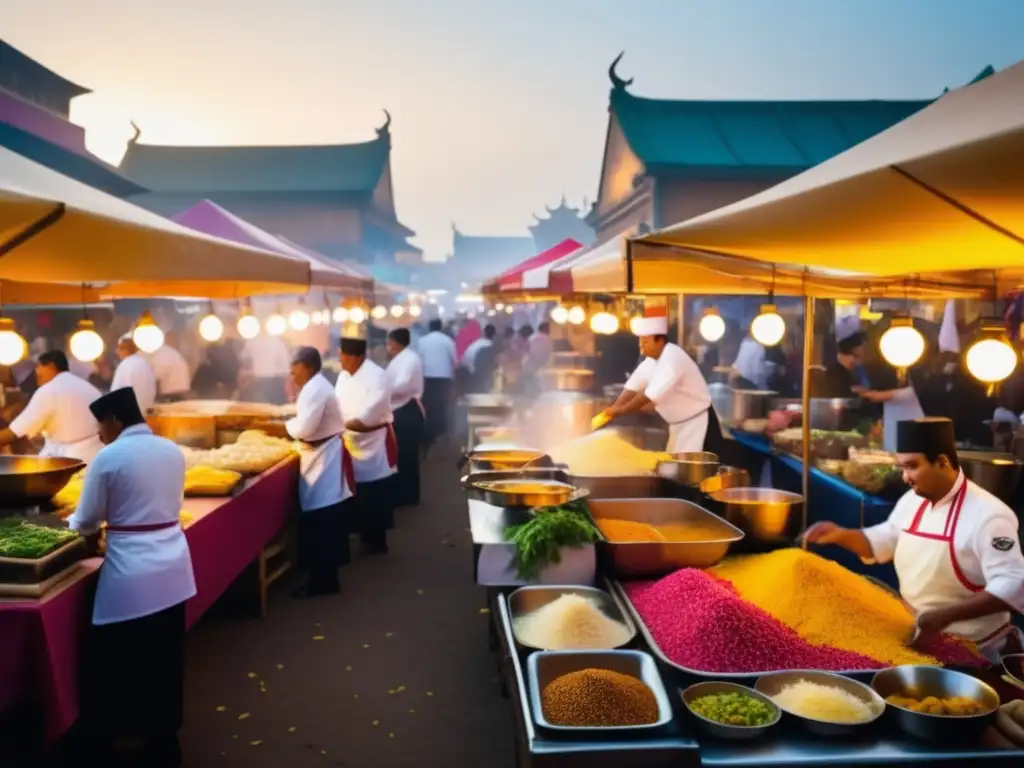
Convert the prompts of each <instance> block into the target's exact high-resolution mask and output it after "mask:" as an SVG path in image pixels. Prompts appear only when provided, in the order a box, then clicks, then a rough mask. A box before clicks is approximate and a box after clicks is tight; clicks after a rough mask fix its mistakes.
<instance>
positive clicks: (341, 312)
mask: <svg viewBox="0 0 1024 768" xmlns="http://www.w3.org/2000/svg"><path fill="white" fill-rule="evenodd" d="M346 320H348V310H347V309H345V308H344V307H335V308H334V322H336V323H339V324H340V323H344V322H345V321H346ZM353 322H355V321H353Z"/></svg>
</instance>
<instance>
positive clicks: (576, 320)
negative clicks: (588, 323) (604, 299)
mask: <svg viewBox="0 0 1024 768" xmlns="http://www.w3.org/2000/svg"><path fill="white" fill-rule="evenodd" d="M586 319H587V311H586V310H585V309H584V308H583V307H581V306H579V305H578V304H577V305H576V306H575V307H573V308H572V309H570V310H569V316H568V320H569V322H570V323H572V324H573V325H583V321H584V320H586Z"/></svg>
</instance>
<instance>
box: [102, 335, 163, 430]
mask: <svg viewBox="0 0 1024 768" xmlns="http://www.w3.org/2000/svg"><path fill="white" fill-rule="evenodd" d="M117 356H118V358H119V359H120V360H121V362H120V363H118V364H117V369H116V370H115V371H114V379H113V381H111V382H110V391H111V392H113V391H114V390H115V389H121V388H122V387H131V388H132V389H133V390H135V399H136V400H138V402H139V408H141V409H142V412H143V413H145V412H146V411H148V410H149V409H150V408H152V407H153V406H154V405H155V404H156V374H155V373H153V367H152V366H151V365H150V364H149V362H148V361H147V360H146V358H144V357H143V356H142V353H140V352H139V348H138V347H136V346H135V342H134V341H132V339H131V337H130V336H125V337H122V339H121V341H120V342H118V345H117Z"/></svg>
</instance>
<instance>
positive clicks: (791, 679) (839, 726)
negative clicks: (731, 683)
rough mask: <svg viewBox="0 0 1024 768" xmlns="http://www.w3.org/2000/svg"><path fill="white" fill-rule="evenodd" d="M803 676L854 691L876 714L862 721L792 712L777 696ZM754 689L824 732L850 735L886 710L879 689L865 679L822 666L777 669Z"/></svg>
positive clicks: (813, 729)
mask: <svg viewBox="0 0 1024 768" xmlns="http://www.w3.org/2000/svg"><path fill="white" fill-rule="evenodd" d="M801 680H806V681H807V682H809V683H817V684H818V685H825V686H828V687H829V688H838V689H840V690H843V691H846V692H847V693H850V694H853V695H854V696H856V697H857V698H858V699H860V700H861V701H863V702H864V703H865V704H867V705H868V706H869V707H870V708H871V709H872V711H873V712H874V716H873V717H872V718H871V719H870V720H865V721H863V722H860V723H836V722H833V721H831V720H819V719H817V718H814V717H808V716H807V715H804V714H801V713H798V712H792V711H790V710H789V709H786V708H785V707H783V706H782V705H780V704H777V703H776V702H775V699H774V697H775V696H776V695H778V693H779V692H780V691H781V690H782V689H783V688H785V687H786V686H787V685H790V684H792V683H798V682H800V681H801ZM754 690H755V691H757V692H758V693H761V694H764V695H765V696H767V697H768V698H769V699H771V700H772V703H773V704H775V705H776V706H777V707H779V709H781V710H782V711H783V712H785V713H786V714H787V715H789V716H790V717H793V718H796V719H797V720H799V721H800V723H801V724H802V725H803V727H804V728H806V729H807V730H808V731H810V732H811V733H817V734H820V735H822V736H846V735H849V734H851V733H857V732H858V731H861V730H863V729H864V728H866V727H868V726H870V725H871V724H872V723H874V722H875V721H876V720H878V718H880V717H881V716H882V715H883V714H884V713H885V701H884V700H883V699H882V697H881V696H879V695H878V693H876V692H875V691H874V690H872V689H871V687H870V686H867V685H865V684H864V683H859V682H857V681H856V680H851V679H850V678H848V677H843V676H842V675H836V674H833V673H832V672H822V671H820V670H809V669H807V670H792V671H786V672H773V673H771V674H768V675H764V676H762V677H760V678H758V681H757V683H756V684H755V685H754Z"/></svg>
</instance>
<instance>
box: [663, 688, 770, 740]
mask: <svg viewBox="0 0 1024 768" xmlns="http://www.w3.org/2000/svg"><path fill="white" fill-rule="evenodd" d="M716 693H740V694H742V695H744V696H749V697H750V698H752V699H757V700H758V701H761V702H764V703H765V704H767V705H768V706H769V707H771V708H772V711H773V712H774V713H775V717H773V718H772V719H771V720H770V721H769V722H767V723H765V724H764V725H728V724H726V723H719V722H717V721H715V720H711V719H709V718H706V717H704V716H703V715H700V714H698V713H696V712H694V711H693V708H692V706H691V705H692V704H693V702H694V701H696V700H697V699H699V698H700V697H702V696H710V695H713V694H716ZM681 695H682V699H683V704H684V705H685V706H686V710H687V711H688V712H689V713H690V714H691V715H692V716H693V718H694V719H695V720H696V721H697V724H698V725H699V726H700V727H701V728H702V729H704V730H705V731H707V732H708V733H710V734H711V735H712V736H716V737H718V738H720V739H728V740H729V741H746V740H748V739H756V738H757V737H758V736H762V735H764V734H765V733H767V732H768V731H769V730H771V729H772V728H773V727H774V726H776V725H778V723H779V720H781V719H782V710H781V709H780V708H779V706H778V705H777V704H776V703H775V702H774V701H772V700H771V699H769V698H768V697H767V696H765V695H764V694H763V693H760V692H758V691H755V690H753V689H752V688H748V687H747V686H745V685H739V684H737V683H726V682H724V681H711V682H706V683H696V684H695V685H691V686H690V687H689V688H687V689H686V690H685V691H683V692H682V694H681Z"/></svg>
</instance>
